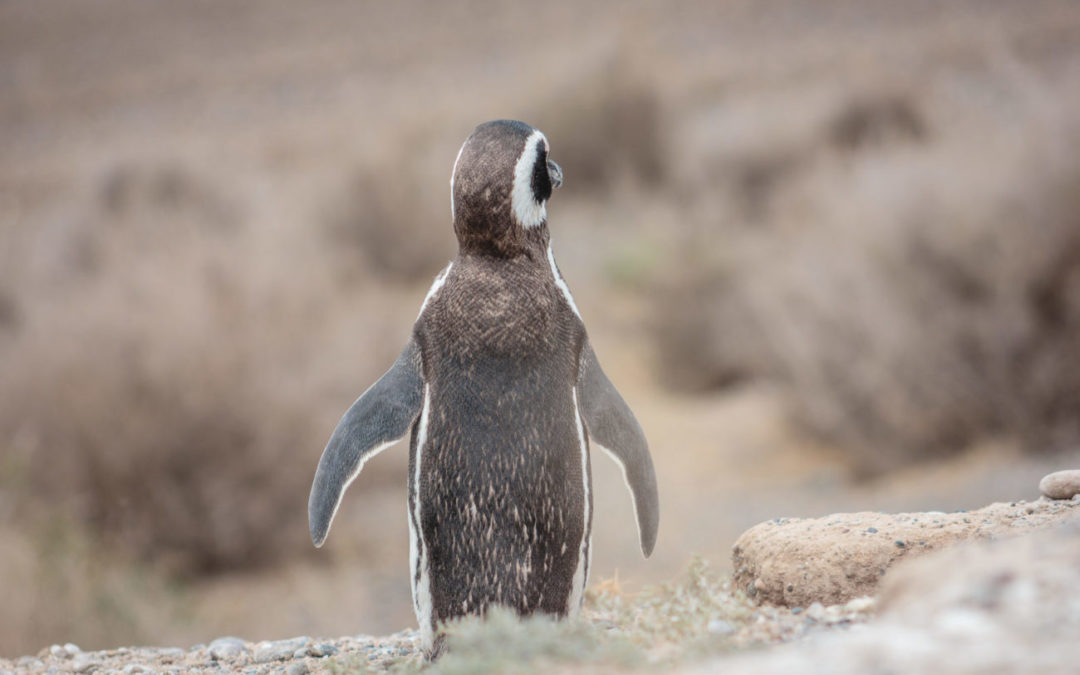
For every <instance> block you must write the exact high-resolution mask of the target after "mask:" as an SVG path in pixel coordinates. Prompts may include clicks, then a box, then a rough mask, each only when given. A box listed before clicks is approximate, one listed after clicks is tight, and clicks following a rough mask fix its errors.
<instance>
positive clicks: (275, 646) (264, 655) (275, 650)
mask: <svg viewBox="0 0 1080 675" xmlns="http://www.w3.org/2000/svg"><path fill="white" fill-rule="evenodd" d="M309 642H311V638H309V637H297V638H292V639H289V640H276V641H274V642H260V643H259V644H257V645H255V663H268V662H270V661H284V660H286V659H288V658H289V657H291V656H292V655H293V654H294V653H295V652H296V650H297V649H300V648H301V647H305V646H307V644H308V643H309Z"/></svg>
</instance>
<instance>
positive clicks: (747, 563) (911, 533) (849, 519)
mask: <svg viewBox="0 0 1080 675" xmlns="http://www.w3.org/2000/svg"><path fill="white" fill-rule="evenodd" d="M1072 518H1080V501H1076V500H1071V501H1056V500H1048V499H1039V500H1038V501H1034V502H1023V501H1019V502H1007V503H998V504H991V505H990V506H987V507H984V508H981V509H978V510H976V511H970V512H964V511H958V512H956V513H941V512H934V511H931V512H927V513H899V514H886V513H872V512H862V513H838V514H833V515H831V516H826V517H824V518H807V519H803V518H776V519H774V520H770V521H767V522H764V523H760V524H758V525H755V526H754V527H752V528H750V529H749V530H747V531H746V532H744V533H743V535H742V536H740V537H739V539H738V541H736V542H735V547H734V549H733V553H732V561H733V565H734V569H735V583H736V584H737V586H738V587H739V588H742V589H744V590H746V592H747V593H748V594H749V595H751V596H752V597H753V598H754V599H755V600H757V601H758V602H765V603H770V604H774V605H781V606H787V607H806V606H809V605H810V604H811V603H814V602H820V603H821V604H822V605H836V604H842V603H845V602H847V601H849V600H851V599H853V598H857V597H861V596H865V595H875V594H876V593H877V590H878V586H879V585H880V583H881V580H882V579H883V578H884V577H885V573H886V572H887V571H888V570H889V569H890V568H891V567H892V566H893V565H894V564H895V563H896V562H897V561H900V560H903V559H905V558H913V557H917V556H921V555H924V554H926V553H928V552H930V551H934V550H937V549H941V548H945V547H949V546H953V545H955V544H957V543H960V542H964V541H972V540H985V539H998V538H1002V537H1009V536H1014V535H1018V534H1026V533H1030V532H1032V531H1036V530H1040V529H1044V528H1046V527H1050V526H1053V525H1059V524H1061V523H1063V522H1065V521H1067V520H1069V519H1072Z"/></svg>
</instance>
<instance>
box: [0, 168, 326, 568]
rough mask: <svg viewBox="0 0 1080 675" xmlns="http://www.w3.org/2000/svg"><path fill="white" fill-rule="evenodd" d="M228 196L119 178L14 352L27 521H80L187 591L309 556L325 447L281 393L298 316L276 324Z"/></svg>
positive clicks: (108, 184)
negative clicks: (310, 494) (279, 372)
mask: <svg viewBox="0 0 1080 675" xmlns="http://www.w3.org/2000/svg"><path fill="white" fill-rule="evenodd" d="M212 184H213V183H212V181H210V180H203V179H201V178H200V176H198V175H197V174H196V173H194V172H192V171H190V170H188V169H186V168H184V167H181V166H177V165H173V164H165V165H160V164H146V165H142V164H140V165H125V166H121V167H119V168H117V169H115V170H113V171H111V172H109V173H108V175H107V176H106V177H105V178H104V179H103V180H102V181H101V182H100V184H99V189H98V191H97V193H96V194H95V195H91V198H90V199H89V200H88V203H86V204H84V205H83V208H82V209H80V210H79V212H77V213H67V214H65V215H63V216H59V217H58V218H57V219H56V223H57V225H56V226H55V231H54V232H51V233H45V234H43V235H42V238H41V240H40V243H41V244H42V247H43V249H42V253H41V256H44V257H45V258H46V259H47V258H49V257H50V256H57V255H59V256H61V257H62V258H64V260H61V261H54V262H49V261H48V260H45V261H44V262H40V263H39V264H38V265H37V267H36V268H28V269H27V270H26V271H25V272H26V273H25V278H24V279H23V284H22V285H21V286H19V287H18V291H19V294H20V295H19V296H18V297H20V298H21V303H20V306H21V307H22V308H23V310H24V312H23V313H24V314H25V316H24V320H22V321H20V322H19V325H18V326H17V327H16V328H17V329H16V330H15V331H13V334H12V335H11V336H10V338H9V339H10V342H8V343H6V344H5V345H4V347H5V348H4V349H3V350H0V360H2V361H0V362H2V368H3V371H4V373H5V387H4V389H3V391H2V395H3V397H4V400H2V401H0V430H2V432H3V438H6V439H9V440H8V447H9V457H8V461H7V463H6V465H5V467H4V472H5V474H6V477H7V478H8V480H6V481H5V484H6V485H7V486H8V488H9V489H12V490H14V492H15V494H16V495H17V497H16V504H17V506H16V512H18V513H19V516H18V518H17V520H19V521H20V522H22V523H23V524H24V525H29V524H30V523H33V522H39V521H40V520H41V519H45V520H47V519H49V518H53V517H61V516H63V517H71V518H73V519H74V521H76V522H78V523H81V525H82V526H84V527H86V528H89V530H90V531H92V532H94V533H95V534H96V535H98V536H99V537H100V538H101V539H103V540H104V541H105V542H107V543H108V544H109V546H110V548H114V549H116V550H118V551H126V552H127V553H128V554H129V555H132V556H134V557H137V558H140V559H143V560H146V561H152V562H155V563H164V564H166V565H167V566H168V567H169V568H170V569H171V570H173V571H174V572H178V573H181V574H201V573H207V572H212V571H217V570H223V569H233V568H240V567H252V566H259V565H264V564H267V563H270V562H274V561H276V560H278V559H279V558H280V557H281V556H282V555H283V554H284V553H286V552H287V551H297V550H306V549H305V548H304V547H303V542H304V537H303V533H304V531H305V529H306V528H305V509H304V504H305V495H306V491H307V487H308V485H309V484H310V479H311V474H312V467H311V466H310V461H311V457H310V454H306V453H304V452H302V450H303V449H304V448H305V446H306V445H314V444H313V443H312V440H311V439H312V437H311V435H310V429H309V428H308V427H307V426H306V424H307V423H306V422H305V420H304V419H303V418H302V417H300V415H299V414H297V412H295V409H294V408H291V407H290V406H288V405H287V404H286V403H285V399H283V397H282V396H281V394H280V393H279V392H277V391H276V387H275V386H274V384H273V383H272V380H269V379H268V378H267V377H265V374H266V373H269V372H271V366H270V365H268V364H266V363H263V362H262V359H264V358H266V357H267V349H271V350H273V349H277V348H279V347H281V346H282V345H281V344H277V345H273V344H271V345H269V346H268V343H267V341H266V339H265V338H264V336H265V335H266V332H265V326H264V324H265V322H267V321H271V320H272V319H280V317H270V316H260V315H259V311H260V310H258V309H257V305H258V303H256V302H255V301H254V299H253V298H254V294H253V291H252V289H251V288H250V287H249V286H248V284H249V279H248V277H247V274H248V273H249V272H250V264H249V261H247V260H245V254H246V253H247V252H248V251H249V250H250V249H249V247H248V246H247V244H246V240H245V238H244V232H243V222H242V217H241V214H240V210H239V208H238V207H237V206H236V205H235V204H232V203H231V202H230V200H229V199H227V198H226V197H225V195H223V194H221V193H219V192H218V191H217V190H215V189H213V187H212ZM65 251H68V252H69V253H64V252H65ZM41 256H39V257H41ZM72 256H74V257H73V258H72ZM30 257H31V258H33V257H34V256H30ZM72 260H74V261H76V262H77V264H71V262H72ZM287 336H288V333H287V332H286V331H282V332H279V333H278V334H277V336H276V337H274V338H272V339H276V340H279V341H286V340H287V339H288V337H287ZM315 442H316V443H317V442H318V441H315ZM286 542H288V545H286Z"/></svg>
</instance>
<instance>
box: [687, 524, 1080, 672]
mask: <svg viewBox="0 0 1080 675" xmlns="http://www.w3.org/2000/svg"><path fill="white" fill-rule="evenodd" d="M888 543H889V544H890V545H891V543H892V542H891V540H889V542H888ZM909 558H910V559H909V560H904V561H903V562H901V563H899V564H898V565H897V566H896V567H895V569H892V570H891V571H890V572H889V574H888V575H887V576H886V578H885V580H884V582H883V583H882V585H881V593H880V595H879V597H878V601H877V604H878V615H877V618H876V619H875V620H874V621H872V622H870V623H867V624H865V625H861V626H858V627H857V629H851V630H847V631H835V632H829V633H821V634H818V635H816V636H815V639H812V640H799V641H795V642H791V643H788V644H785V645H781V646H778V647H776V648H772V649H768V650H762V651H758V652H749V653H743V654H738V655H734V656H731V657H727V658H720V659H718V660H714V661H710V662H706V663H703V664H700V665H695V666H693V667H690V668H687V669H686V672H689V673H701V674H702V675H704V674H705V673H717V672H722V673H725V674H726V675H766V674H769V673H786V672H800V673H810V674H815V673H822V674H824V673H829V674H830V675H855V674H857V673H866V672H894V673H950V674H952V675H956V674H966V673H970V674H972V675H975V674H977V673H979V674H981V673H990V672H993V673H1072V672H1076V664H1077V663H1080V643H1078V642H1077V640H1076V636H1077V635H1080V594H1077V592H1076V589H1077V588H1080V519H1073V520H1072V521H1070V522H1068V523H1066V524H1064V525H1062V526H1060V527H1056V528H1052V529H1049V530H1044V531H1039V532H1035V533H1033V534H1028V535H1026V536H1020V537H1013V538H1009V539H1008V540H997V541H978V542H966V543H962V544H959V545H957V546H953V547H951V548H949V549H948V550H944V551H938V552H936V553H933V554H930V555H924V556H921V557H912V556H910V555H909ZM849 604H850V603H849Z"/></svg>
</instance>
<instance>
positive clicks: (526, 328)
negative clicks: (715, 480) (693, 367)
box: [308, 120, 660, 657]
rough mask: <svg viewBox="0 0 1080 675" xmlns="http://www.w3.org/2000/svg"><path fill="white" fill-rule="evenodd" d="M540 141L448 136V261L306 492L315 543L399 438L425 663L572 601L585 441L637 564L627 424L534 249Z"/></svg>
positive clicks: (640, 470)
mask: <svg viewBox="0 0 1080 675" xmlns="http://www.w3.org/2000/svg"><path fill="white" fill-rule="evenodd" d="M548 152H549V145H548V140H547V138H545V137H544V134H542V133H541V132H540V131H538V130H537V129H534V128H532V127H531V126H529V125H527V124H524V123H522V122H515V121H507V120H498V121H494V122H487V123H485V124H481V125H480V126H478V127H476V129H475V130H474V131H473V132H472V134H471V135H469V137H468V138H467V139H466V140H465V143H464V145H462V146H461V150H460V151H459V152H458V156H457V160H456V161H455V163H454V171H453V174H452V177H451V180H450V191H451V213H452V216H453V220H454V232H455V233H456V235H457V240H458V254H457V257H456V258H455V259H454V260H453V261H452V262H451V263H450V264H449V265H448V266H447V267H446V269H444V270H443V271H442V272H441V273H440V274H439V275H438V276H437V277H436V278H435V283H434V284H433V285H432V286H431V290H430V291H428V294H427V297H426V298H425V299H424V303H423V305H422V306H421V307H420V314H419V316H418V317H417V319H416V323H415V325H414V326H413V331H412V336H411V339H410V340H409V343H408V344H407V345H406V346H405V350H404V351H403V352H402V353H401V356H400V357H398V360H397V362H396V363H394V365H393V366H392V367H391V368H390V370H389V371H387V372H386V374H385V375H383V376H382V378H380V379H379V380H378V381H377V382H376V383H375V384H374V385H372V386H371V388H369V389H368V390H367V391H366V392H364V393H363V394H362V395H361V396H360V398H359V399H357V400H356V402H355V403H353V405H352V407H350V408H349V410H348V411H347V412H346V413H345V415H344V417H342V418H341V421H340V422H339V423H338V426H337V428H336V429H335V430H334V433H333V436H332V437H331V438H330V441H329V443H327V445H326V449H325V450H324V451H323V454H322V458H321V459H320V460H319V467H318V469H317V471H316V473H315V481H314V484H313V485H312V487H311V497H310V500H309V503H308V515H309V520H310V526H311V539H312V541H313V542H314V543H315V545H316V546H321V545H322V543H323V541H324V540H325V539H326V534H327V531H328V530H329V529H330V523H331V521H332V520H333V519H334V514H335V513H336V512H337V509H338V505H339V504H340V503H341V497H342V494H343V493H344V491H345V488H346V487H348V485H349V483H350V482H351V481H352V480H353V479H354V478H356V476H357V474H359V473H360V470H361V469H362V468H363V466H364V463H365V462H366V461H367V460H369V459H371V457H373V456H374V455H375V454H376V453H378V452H380V451H382V450H384V449H385V448H387V447H388V446H390V445H391V444H393V443H394V442H396V441H397V440H399V439H400V438H402V437H403V436H404V435H405V434H406V433H407V432H409V431H410V430H411V431H412V441H411V444H410V446H409V513H408V519H409V530H410V535H411V542H410V543H411V546H410V555H411V580H412V591H413V604H414V608H415V610H416V618H417V620H418V621H419V624H420V632H421V640H422V643H423V646H424V650H425V652H426V653H427V655H428V656H429V657H430V656H434V655H437V654H438V652H439V651H440V649H441V642H442V640H441V638H437V637H436V634H437V632H438V630H439V626H440V624H441V623H443V622H445V621H447V620H449V619H453V618H455V617H460V616H462V615H466V614H482V613H484V612H485V611H486V609H487V608H488V607H489V606H490V605H492V604H498V605H504V606H506V607H510V608H513V609H514V610H516V611H517V612H518V613H520V614H522V615H525V614H530V613H533V612H545V613H548V614H553V615H558V616H566V615H572V614H574V613H575V612H576V611H577V610H578V609H579V607H580V606H581V600H582V593H583V591H584V588H585V584H586V582H587V580H588V577H589V559H590V550H589V546H590V542H591V534H592V532H591V527H592V491H591V470H590V464H589V461H590V460H589V457H590V453H589V450H590V447H601V448H603V449H604V450H606V451H607V452H608V454H610V455H611V457H613V458H614V460H615V461H616V462H617V463H618V464H619V466H620V467H622V471H623V476H624V478H625V479H626V484H627V485H628V486H629V489H630V496H631V499H632V502H633V506H634V511H635V515H636V518H637V526H638V536H639V540H640V543H641V550H642V553H644V555H645V556H646V557H648V555H649V554H650V553H651V552H652V550H653V545H654V544H655V543H656V531H657V525H658V522H659V515H660V510H659V498H658V495H657V489H656V475H655V472H654V470H653V463H652V458H651V456H650V455H649V449H648V445H647V444H646V441H645V436H644V434H643V433H642V430H641V427H640V426H639V425H638V423H637V420H636V419H635V418H634V414H633V413H632V412H631V411H630V408H629V407H628V406H627V405H626V403H625V402H624V401H623V399H622V397H621V396H620V395H619V392H618V391H616V389H615V387H614V386H613V385H612V384H611V382H610V381H609V380H608V378H607V376H606V375H605V374H604V371H603V370H602V369H601V368H600V364H599V362H598V361H597V359H596V354H595V353H594V352H593V349H592V347H591V346H590V344H589V340H588V336H587V334H586V332H585V325H584V324H583V323H582V320H581V315H580V313H579V312H578V308H577V306H576V305H575V304H574V298H573V297H572V296H571V295H570V289H569V288H568V287H567V285H566V282H565V281H564V280H563V278H562V275H561V274H560V273H559V269H558V267H557V266H556V265H555V258H554V257H553V255H552V253H551V242H550V235H549V233H548V225H547V209H546V203H547V200H548V198H549V197H550V196H551V191H552V189H553V188H556V187H558V186H559V185H560V184H561V183H562V170H561V169H560V168H559V166H558V165H557V164H555V162H553V161H551V160H550V159H548Z"/></svg>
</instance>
